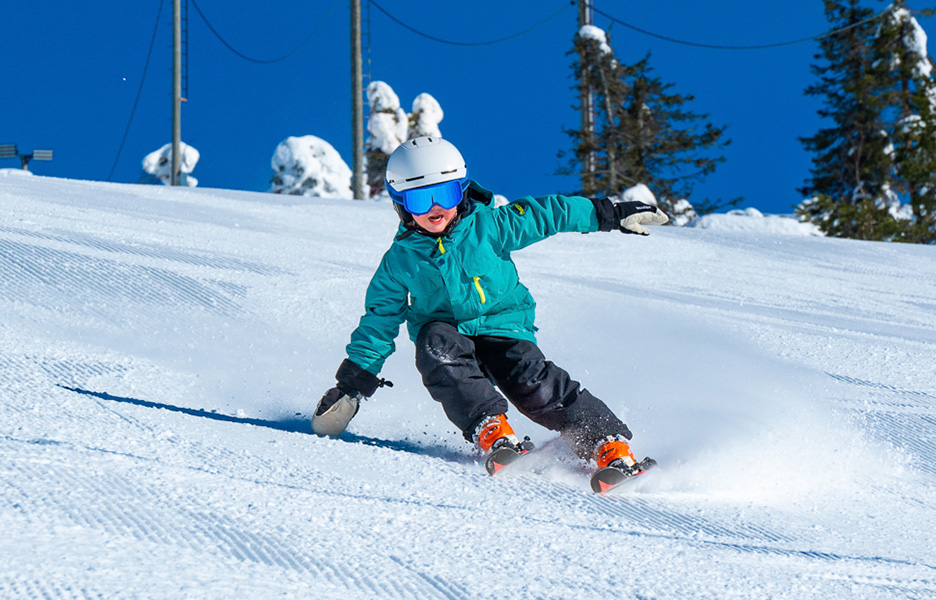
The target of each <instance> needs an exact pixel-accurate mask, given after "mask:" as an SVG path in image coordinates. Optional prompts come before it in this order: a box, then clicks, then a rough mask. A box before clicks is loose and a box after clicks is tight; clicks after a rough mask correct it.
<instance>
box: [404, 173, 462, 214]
mask: <svg viewBox="0 0 936 600" xmlns="http://www.w3.org/2000/svg"><path fill="white" fill-rule="evenodd" d="M468 183H469V180H468V177H467V176H466V177H465V178H464V179H461V180H458V179H455V180H453V181H445V182H443V183H434V184H432V185H424V186H423V187H418V188H412V189H409V190H403V191H402V192H397V191H396V190H394V189H393V186H390V185H388V186H387V191H388V192H389V193H390V197H391V198H393V201H394V202H396V203H397V204H402V205H403V208H405V209H406V211H407V212H408V213H410V214H411V215H415V216H417V217H418V216H420V215H424V214H426V213H427V212H429V211H430V210H432V206H433V205H434V204H438V205H439V207H440V208H443V209H445V210H448V209H450V208H455V207H456V206H458V205H459V203H460V202H461V201H462V199H464V197H465V190H467V189H468Z"/></svg>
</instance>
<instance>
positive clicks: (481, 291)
mask: <svg viewBox="0 0 936 600" xmlns="http://www.w3.org/2000/svg"><path fill="white" fill-rule="evenodd" d="M474 284H475V289H476V290H478V296H480V297H481V304H484V303H485V302H487V298H485V296H484V289H483V288H482V287H481V278H480V277H475V278H474Z"/></svg>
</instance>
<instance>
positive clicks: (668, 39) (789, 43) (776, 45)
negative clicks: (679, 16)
mask: <svg viewBox="0 0 936 600" xmlns="http://www.w3.org/2000/svg"><path fill="white" fill-rule="evenodd" d="M193 1H194V0H193ZM371 1H373V0H371ZM592 10H593V11H595V12H596V13H598V14H599V15H602V16H603V17H606V18H608V19H610V20H612V21H614V22H615V23H617V24H618V25H623V26H624V27H627V28H628V29H632V30H634V31H636V32H638V33H642V34H644V35H649V36H650V37H654V38H657V39H659V40H663V41H666V42H672V43H674V44H682V45H683V46H692V47H694V48H706V49H709V50H765V49H768V48H780V47H781V46H792V45H793V44H801V43H803V42H812V41H818V40H821V39H823V38H827V37H831V36H833V35H837V34H839V33H843V32H845V31H848V30H849V29H854V28H855V27H859V26H861V25H864V24H866V23H870V22H871V21H874V20H875V19H879V18H881V16H883V15H884V14H886V11H885V12H881V13H878V14H876V15H874V16H873V17H868V18H867V19H863V20H861V21H858V22H857V23H852V24H851V25H847V26H845V27H842V28H841V29H836V30H834V31H829V32H827V33H823V34H821V35H813V36H810V37H805V38H800V39H796V40H789V41H786V42H776V43H772V44H755V45H752V46H725V45H718V44H701V43H698V42H688V41H686V40H679V39H676V38H671V37H668V36H665V35H660V34H658V33H653V32H652V31H647V30H646V29H641V28H640V27H637V26H635V25H631V24H630V23H625V22H624V21H622V20H620V19H618V18H616V17H612V16H611V15H609V14H608V13H606V12H604V11H602V10H599V9H597V8H595V7H594V6H592Z"/></svg>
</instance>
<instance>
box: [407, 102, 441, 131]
mask: <svg viewBox="0 0 936 600" xmlns="http://www.w3.org/2000/svg"><path fill="white" fill-rule="evenodd" d="M444 116H445V113H443V112H442V107H441V106H439V103H438V101H436V99H435V98H433V97H432V96H430V95H429V94H426V93H422V94H420V95H418V96H416V99H415V100H413V112H411V113H410V114H409V133H408V134H407V136H406V137H407V139H410V138H414V137H419V136H421V135H429V136H438V137H442V132H441V131H439V123H441V122H442V118H443V117H444ZM404 141H405V140H404Z"/></svg>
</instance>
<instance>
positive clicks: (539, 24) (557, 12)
mask: <svg viewBox="0 0 936 600" xmlns="http://www.w3.org/2000/svg"><path fill="white" fill-rule="evenodd" d="M192 1H193V2H194V0H192ZM370 3H371V4H372V5H373V6H374V8H376V9H377V10H379V11H380V12H382V13H383V14H385V15H387V17H389V18H390V20H392V21H394V22H395V23H396V24H397V25H399V26H401V27H403V28H405V29H409V30H410V31H412V32H413V33H415V34H416V35H420V36H422V37H424V38H426V39H429V40H432V41H433V42H439V43H440V44H449V45H451V46H490V45H492V44H500V43H501V42H506V41H509V40H512V39H514V38H518V37H520V36H521V35H525V34H527V33H530V32H531V31H533V30H534V29H536V28H538V27H540V26H542V25H545V24H546V23H548V22H549V21H552V20H553V19H554V18H556V17H558V16H559V15H560V14H562V13H563V12H565V10H566V9H567V8H568V7H569V6H571V5H570V4H564V5H563V6H562V8H560V9H559V10H558V11H556V12H555V13H553V14H552V15H550V16H548V17H546V18H545V19H543V20H542V21H540V22H539V23H537V24H536V25H533V26H532V27H528V28H527V29H524V30H523V31H520V32H517V33H515V34H513V35H508V36H507V37H503V38H499V39H496V40H489V41H486V42H456V41H453V40H446V39H442V38H440V37H436V36H434V35H429V34H428V33H423V32H422V31H419V30H418V29H416V28H415V27H411V26H409V25H407V24H406V23H404V22H403V21H401V20H400V19H398V18H396V17H394V16H393V15H391V14H390V13H388V12H387V11H386V10H384V8H383V7H382V6H380V5H379V4H377V3H376V2H374V0H370Z"/></svg>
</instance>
